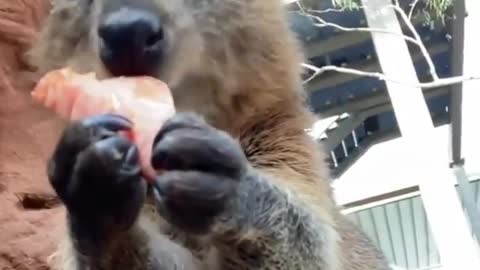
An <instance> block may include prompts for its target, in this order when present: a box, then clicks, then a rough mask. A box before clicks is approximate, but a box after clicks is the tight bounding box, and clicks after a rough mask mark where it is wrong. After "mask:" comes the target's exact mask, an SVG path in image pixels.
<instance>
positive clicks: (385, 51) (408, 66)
mask: <svg viewBox="0 0 480 270" xmlns="http://www.w3.org/2000/svg"><path fill="white" fill-rule="evenodd" d="M362 4H363V5H364V6H365V9H364V11H365V13H366V17H367V21H368V24H369V26H370V27H373V28H381V29H388V30H389V31H390V32H395V33H398V34H402V31H401V27H400V23H399V21H398V19H397V16H396V14H395V11H394V10H393V8H391V4H392V3H391V1H390V0H362ZM372 38H373V41H374V44H375V48H376V51H377V55H378V58H379V63H380V65H381V67H382V70H383V73H384V74H386V75H387V76H389V77H392V78H402V79H404V80H406V81H411V82H415V81H417V82H418V77H417V74H416V71H415V68H414V66H413V61H412V59H411V56H410V53H409V51H408V47H407V44H406V42H405V40H403V39H401V38H399V37H395V36H393V35H386V34H383V33H372ZM392 52H394V53H392ZM386 84H387V89H388V93H389V96H390V98H391V101H392V105H393V108H394V112H395V116H396V119H397V122H398V124H399V128H400V132H401V134H402V137H403V139H404V140H405V141H406V142H407V148H408V149H405V151H409V152H410V153H411V160H410V161H409V162H411V163H415V164H422V166H423V167H422V169H419V170H416V171H415V173H414V174H412V177H416V178H417V181H418V186H419V187H420V192H421V198H422V201H423V203H424V207H425V212H426V215H427V217H428V220H429V221H430V225H431V229H432V232H433V235H434V237H435V242H436V244H437V246H438V250H439V253H440V256H441V261H442V264H443V266H445V267H446V268H447V269H480V257H479V254H478V250H477V246H476V245H475V243H474V241H473V239H472V237H471V234H470V230H469V226H468V224H467V220H466V217H465V215H464V213H463V210H462V207H461V204H460V201H459V198H458V193H457V191H456V189H455V186H454V185H452V184H450V183H449V181H447V179H445V177H446V176H447V175H449V173H450V171H449V168H448V166H447V164H443V163H442V162H441V161H440V159H438V157H437V156H435V155H433V154H431V153H435V149H437V146H436V145H435V144H434V140H432V139H431V136H432V135H433V134H434V125H433V121H432V118H431V117H430V114H429V111H428V108H427V106H426V102H425V99H424V97H423V93H422V89H420V88H416V87H408V86H404V85H399V84H396V83H393V82H386ZM419 145H421V146H422V148H423V149H425V150H426V151H425V153H422V154H418V146H419ZM405 165H406V166H407V167H406V169H408V164H405ZM460 247H461V248H460Z"/></svg>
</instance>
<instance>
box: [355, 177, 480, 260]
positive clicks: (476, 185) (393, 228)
mask: <svg viewBox="0 0 480 270" xmlns="http://www.w3.org/2000/svg"><path fill="white" fill-rule="evenodd" d="M470 185H471V188H472V191H473V192H474V195H475V200H476V202H477V206H478V207H479V209H480V181H475V182H471V184H470ZM347 216H348V217H349V218H351V220H352V221H353V222H355V223H356V224H357V225H358V226H360V228H361V229H362V230H363V231H364V232H365V233H366V234H367V235H368V236H369V237H370V238H371V240H372V241H373V242H374V243H375V245H376V246H377V247H379V248H380V249H381V250H382V251H383V252H384V253H385V256H386V257H387V259H388V261H389V262H390V263H391V264H392V265H394V266H396V267H400V269H409V270H410V269H411V270H414V269H415V270H417V269H432V268H435V267H439V266H441V261H440V257H439V253H438V250H437V248H436V245H435V240H434V238H433V235H432V232H431V230H430V225H429V222H428V219H427V217H426V214H425V209H424V207H423V202H422V200H421V197H420V196H414V197H410V198H407V199H402V200H399V201H395V202H391V203H387V204H383V205H379V206H375V207H372V208H369V209H364V210H360V211H357V212H353V213H350V214H348V215H347ZM472 235H473V234H472Z"/></svg>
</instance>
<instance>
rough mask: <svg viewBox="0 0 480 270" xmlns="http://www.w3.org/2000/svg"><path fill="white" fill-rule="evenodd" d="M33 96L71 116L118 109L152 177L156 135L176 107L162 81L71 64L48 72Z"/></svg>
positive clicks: (117, 112)
mask: <svg viewBox="0 0 480 270" xmlns="http://www.w3.org/2000/svg"><path fill="white" fill-rule="evenodd" d="M31 95H32V98H33V99H34V100H35V101H37V102H39V103H41V104H42V105H43V106H45V107H47V108H48V109H50V110H52V111H53V112H55V113H56V114H57V115H59V116H60V117H62V118H64V119H66V120H68V121H74V120H80V119H83V118H85V117H89V116H93V115H97V114H102V113H115V114H119V115H122V116H125V117H127V118H128V119H129V120H130V121H132V122H133V124H134V127H133V130H132V132H130V133H128V134H127V136H128V137H129V138H130V139H131V140H132V141H133V142H134V143H135V144H136V145H137V146H138V148H139V150H140V162H141V165H142V168H143V172H144V175H145V176H146V177H147V179H148V180H151V179H153V177H154V175H155V171H154V170H153V168H152V167H151V165H150V156H151V152H152V144H153V139H154V137H155V135H156V134H157V132H158V131H159V130H160V128H161V127H162V125H163V123H164V122H165V121H166V120H167V119H168V118H170V117H171V116H173V114H174V113H175V107H174V103H173V98H172V96H171V93H170V90H169V88H168V87H167V85H166V84H165V83H163V82H162V81H160V80H158V79H155V78H152V77H147V76H140V77H118V78H110V79H105V80H98V79H97V78H96V76H95V74H94V73H87V74H79V73H76V72H74V71H73V70H71V69H69V68H63V69H59V70H54V71H50V72H49V73H47V74H45V75H44V76H43V77H42V78H41V79H40V81H39V82H38V83H37V85H36V86H35V89H34V90H33V91H32V93H31Z"/></svg>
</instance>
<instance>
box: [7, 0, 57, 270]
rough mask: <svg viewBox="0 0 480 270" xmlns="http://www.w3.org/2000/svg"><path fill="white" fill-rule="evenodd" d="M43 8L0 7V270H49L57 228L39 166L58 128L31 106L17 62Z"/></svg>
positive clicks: (30, 1)
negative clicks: (49, 260)
mask: <svg viewBox="0 0 480 270" xmlns="http://www.w3.org/2000/svg"><path fill="white" fill-rule="evenodd" d="M49 2H50V1H48V0H8V1H0V104H1V105H0V205H1V210H0V270H7V269H8V270H10V269H15V270H26V269H28V270H30V269H32V270H33V269H40V270H42V269H50V268H49V267H48V263H47V261H48V257H49V256H50V255H51V254H52V253H53V252H54V249H55V244H56V240H57V237H58V236H59V235H60V234H59V231H58V229H60V228H62V222H63V215H64V212H63V211H64V210H63V208H62V207H61V205H59V204H58V202H57V201H56V199H55V197H54V196H53V192H52V190H51V188H50V186H49V185H48V182H47V179H46V166H45V161H46V158H47V157H48V156H49V154H50V152H51V151H52V149H53V145H54V143H55V141H56V139H57V138H58V135H59V132H60V131H61V128H62V126H63V123H62V122H60V120H58V119H57V118H55V116H54V115H53V114H51V113H49V112H47V111H46V110H44V109H43V108H41V107H40V106H39V105H37V104H34V103H33V102H32V101H31V99H30V94H29V92H30V90H31V89H32V87H33V84H34V82H35V79H34V77H33V76H30V75H29V73H28V71H27V70H26V66H25V65H24V64H23V62H22V53H24V52H25V49H26V48H28V46H29V44H30V43H31V42H32V41H33V40H34V37H35V33H36V32H37V30H38V26H39V23H40V22H41V20H42V19H43V18H44V17H45V15H46V14H47V13H48V8H49ZM25 194H27V195H28V196H29V197H25V196H26V195H25ZM37 197H38V198H37ZM52 202H53V204H52Z"/></svg>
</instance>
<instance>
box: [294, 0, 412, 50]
mask: <svg viewBox="0 0 480 270" xmlns="http://www.w3.org/2000/svg"><path fill="white" fill-rule="evenodd" d="M297 6H298V8H299V9H300V12H301V14H302V15H304V16H307V17H309V18H312V19H313V20H315V21H317V23H313V24H312V25H313V26H316V27H333V28H336V29H338V30H341V31H344V32H366V33H382V34H389V35H395V36H398V37H401V38H403V39H404V40H406V41H408V42H411V43H413V44H416V45H417V46H419V44H418V41H417V40H416V39H414V38H412V37H409V36H407V35H404V34H400V33H395V32H392V31H389V30H385V29H379V28H370V27H344V26H341V25H338V24H336V23H332V22H327V21H325V20H324V19H322V18H320V17H319V16H315V15H312V14H309V13H308V11H307V10H306V9H305V8H304V7H303V5H302V4H301V3H299V2H297ZM359 8H363V7H359Z"/></svg>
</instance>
